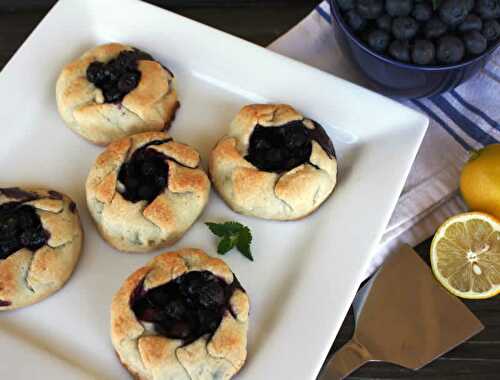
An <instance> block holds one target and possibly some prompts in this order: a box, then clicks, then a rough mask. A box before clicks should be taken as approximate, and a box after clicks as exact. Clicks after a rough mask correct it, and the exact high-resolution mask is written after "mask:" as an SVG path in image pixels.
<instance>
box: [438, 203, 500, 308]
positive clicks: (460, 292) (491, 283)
mask: <svg viewBox="0 0 500 380" xmlns="http://www.w3.org/2000/svg"><path fill="white" fill-rule="evenodd" d="M431 265H432V270H433V272H434V275H435V276H436V278H437V279H438V281H439V282H440V283H441V284H442V285H443V286H444V287H445V288H446V289H448V290H449V291H450V292H451V293H453V294H455V295H456V296H458V297H461V298H469V299H483V298H490V297H493V296H495V295H497V294H499V293H500V223H499V222H498V221H497V220H496V219H495V218H494V217H492V216H490V215H487V214H484V213H480V212H470V213H465V214H459V215H456V216H454V217H452V218H450V219H448V220H447V221H446V222H444V224H443V225H442V226H441V227H439V229H438V231H437V232H436V235H435V236H434V239H433V240H432V245H431Z"/></svg>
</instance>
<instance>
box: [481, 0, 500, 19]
mask: <svg viewBox="0 0 500 380" xmlns="http://www.w3.org/2000/svg"><path fill="white" fill-rule="evenodd" d="M475 11H476V12H477V13H478V14H479V16H480V17H481V18H482V19H484V20H492V19H495V18H500V0H476V7H475Z"/></svg>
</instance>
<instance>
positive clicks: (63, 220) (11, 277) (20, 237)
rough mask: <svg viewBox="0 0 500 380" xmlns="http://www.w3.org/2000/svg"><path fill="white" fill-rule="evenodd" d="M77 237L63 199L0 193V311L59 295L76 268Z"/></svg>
mask: <svg viewBox="0 0 500 380" xmlns="http://www.w3.org/2000/svg"><path fill="white" fill-rule="evenodd" d="M82 235H83V233H82V229H81V227H80V218H79V216H78V212H77V210H76V205H75V203H74V202H73V201H72V200H71V199H69V198H68V197H67V196H65V195H63V194H61V193H59V192H57V191H54V190H48V191H47V190H42V189H36V190H35V189H20V188H17V187H14V188H3V189H2V188H0V310H9V309H17V308H19V307H22V306H27V305H30V304H33V303H35V302H38V301H41V300H42V299H44V298H46V297H48V296H49V295H51V294H52V293H54V292H55V291H57V290H59V289H60V288H61V287H62V286H63V285H64V283H65V282H66V281H67V280H68V279H69V277H70V276H71V273H72V272H73V269H74V267H75V265H76V263H77V262H78V258H79V256H80V251H81V247H82Z"/></svg>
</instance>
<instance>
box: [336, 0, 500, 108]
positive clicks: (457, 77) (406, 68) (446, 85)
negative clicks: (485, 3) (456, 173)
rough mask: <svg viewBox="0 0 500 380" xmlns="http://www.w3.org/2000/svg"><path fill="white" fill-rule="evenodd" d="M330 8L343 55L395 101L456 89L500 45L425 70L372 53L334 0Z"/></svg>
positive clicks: (484, 62)
mask: <svg viewBox="0 0 500 380" xmlns="http://www.w3.org/2000/svg"><path fill="white" fill-rule="evenodd" d="M330 6H331V9H332V16H333V22H332V24H333V27H334V29H335V32H336V37H337V39H338V42H339V44H340V47H341V49H342V50H343V52H344V53H345V54H346V55H347V56H349V57H350V59H351V61H352V62H353V63H354V64H355V65H356V66H357V68H358V69H359V71H360V72H361V74H363V76H364V77H366V79H367V80H368V81H369V82H370V84H371V85H372V87H373V89H374V90H376V91H378V92H381V93H383V94H385V95H387V96H391V97H395V98H402V99H412V98H422V97H428V96H432V95H437V94H440V93H442V92H446V91H449V90H452V89H454V88H455V87H457V86H458V85H460V84H462V83H463V82H465V81H466V80H468V79H469V78H470V77H472V76H473V75H474V74H476V73H477V72H478V71H479V70H480V69H481V68H482V67H483V66H484V65H485V64H486V62H487V60H488V58H489V57H490V56H491V55H492V53H493V52H494V51H495V50H496V48H498V46H499V45H500V43H497V44H496V45H494V46H490V47H489V48H488V50H486V51H485V52H484V53H483V54H481V55H480V56H478V57H476V58H473V59H470V60H468V61H465V62H463V63H460V64H457V65H451V66H427V67H426V66H417V65H412V64H407V63H402V62H399V61H396V60H394V59H391V58H389V57H386V56H383V55H381V54H378V53H376V52H374V51H372V50H370V48H369V47H368V46H366V45H365V44H364V42H363V41H361V40H359V39H358V37H357V36H356V35H355V34H354V33H353V32H352V31H351V30H350V28H349V27H348V25H347V24H346V23H345V22H344V19H343V17H342V14H341V12H340V9H339V8H338V6H337V4H336V1H335V0H330Z"/></svg>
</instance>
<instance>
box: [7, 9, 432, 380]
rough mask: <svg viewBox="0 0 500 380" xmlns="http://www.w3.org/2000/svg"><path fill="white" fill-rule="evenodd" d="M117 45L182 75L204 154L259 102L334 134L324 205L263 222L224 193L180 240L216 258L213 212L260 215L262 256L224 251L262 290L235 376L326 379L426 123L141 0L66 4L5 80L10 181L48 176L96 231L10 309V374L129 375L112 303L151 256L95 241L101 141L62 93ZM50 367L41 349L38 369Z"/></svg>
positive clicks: (182, 124) (181, 116)
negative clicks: (71, 73) (40, 295)
mask: <svg viewBox="0 0 500 380" xmlns="http://www.w3.org/2000/svg"><path fill="white" fill-rule="evenodd" d="M109 41H119V42H124V43H128V44H131V45H134V46H137V47H139V48H141V49H143V50H145V51H147V52H149V53H151V54H152V55H153V56H155V57H156V58H157V59H159V60H160V61H161V62H164V63H165V64H166V65H167V66H168V67H170V68H171V69H172V71H173V72H174V73H175V74H176V77H177V80H178V90H179V97H180V100H181V104H182V105H181V108H180V110H179V113H178V114H177V118H176V120H175V122H174V124H173V127H172V129H171V130H170V132H171V134H172V135H173V136H174V137H175V138H176V139H178V140H180V141H184V142H186V143H189V144H191V145H193V146H194V147H196V148H198V149H199V151H200V152H201V154H202V157H203V158H204V160H205V162H206V158H207V155H208V152H209V150H210V148H211V147H212V146H213V145H214V144H215V142H216V141H217V140H218V139H219V138H220V137H221V136H222V135H223V134H224V133H225V131H226V128H227V126H228V123H229V122H230V120H231V119H232V117H233V116H234V115H235V114H236V112H237V111H238V110H239V109H240V107H242V106H243V105H245V104H247V103H252V102H283V103H289V104H291V105H293V106H295V107H296V108H297V109H298V110H299V111H301V112H302V113H303V114H305V115H307V116H308V117H311V118H313V119H315V120H317V121H318V122H320V123H321V124H322V125H323V126H324V127H325V128H326V130H327V131H328V133H329V134H330V136H331V137H332V139H333V141H334V144H335V147H336V149H337V154H338V157H339V162H340V177H339V184H338V187H337V189H336V190H335V192H334V194H333V196H332V197H331V198H330V199H329V200H328V201H327V202H326V203H325V204H324V205H323V206H322V207H321V208H320V209H319V211H318V212H316V213H314V214H313V215H312V216H310V217H308V218H306V219H304V220H302V221H298V222H288V223H283V222H282V223H279V222H269V221H261V220H258V219H254V218H247V217H243V216H240V215H237V214H235V213H233V212H232V211H231V210H230V209H229V208H228V207H226V206H225V205H224V204H223V202H222V201H221V200H220V199H219V198H218V197H217V195H215V193H212V195H211V198H210V202H209V204H208V207H207V209H206V211H205V212H204V214H203V215H202V217H201V218H200V221H199V222H198V223H197V224H196V225H195V226H194V227H193V228H192V229H191V230H190V231H189V232H188V233H187V234H186V236H185V237H184V238H183V239H182V240H181V241H180V242H179V243H178V244H177V246H176V247H182V246H195V247H200V248H203V249H205V250H207V251H208V252H211V253H212V254H213V253H214V251H215V243H216V242H215V240H214V238H213V236H212V235H211V234H210V233H209V231H208V229H207V228H206V227H205V226H204V224H203V223H202V222H204V221H211V220H238V221H240V222H242V223H244V224H246V225H248V226H249V227H250V228H251V229H252V231H253V234H254V244H253V251H254V256H255V262H253V263H251V262H249V261H248V260H246V259H245V258H243V257H242V256H241V255H240V254H238V253H236V252H232V253H230V254H228V255H227V256H225V257H224V259H225V260H226V261H227V262H228V263H229V264H230V266H231V267H232V268H233V270H234V272H235V273H236V274H237V275H238V277H239V279H240V281H241V283H242V284H243V285H244V286H245V288H246V289H247V291H248V293H249V295H250V298H251V325H250V332H249V344H248V348H249V353H248V361H247V364H246V366H245V367H244V369H243V370H242V371H241V373H240V374H239V375H238V379H241V380H244V379H246V380H248V379H252V380H268V379H287V380H295V379H296V380H305V379H314V378H315V376H316V375H317V373H318V371H319V369H320V367H321V364H322V361H323V360H324V358H325V356H326V354H327V353H328V350H329V348H330V345H331V343H332V341H333V339H334V337H335V335H336V333H337V331H338V329H339V327H340V325H341V323H342V320H343V318H344V316H345V314H346V312H347V310H348V308H349V305H350V303H351V301H352V299H353V297H354V295H355V292H356V290H357V288H358V286H359V284H360V282H361V280H362V276H363V274H364V272H365V270H366V267H367V265H368V263H369V260H370V257H371V255H372V253H373V251H374V249H375V248H376V246H377V243H378V241H379V239H380V237H381V234H382V232H383V230H384V228H385V226H386V224H387V222H388V220H389V217H390V215H391V212H392V210H393V208H394V206H395V203H396V200H397V198H398V195H399V194H400V192H401V189H402V186H403V183H404V181H405V178H406V176H407V174H408V171H409V169H410V166H411V164H412V162H413V159H414V157H415V154H416V152H417V149H418V147H419V145H420V142H421V140H422V137H423V135H424V132H425V129H426V126H427V120H426V119H425V118H424V117H423V116H421V115H420V114H417V113H415V112H413V111H411V110H409V109H407V108H405V107H402V106H401V105H399V104H397V103H395V102H393V101H391V100H388V99H386V98H383V97H381V96H378V95H376V94H374V93H372V92H369V91H367V90H364V89H362V88H360V87H357V86H355V85H352V84H350V83H348V82H345V81H343V80H341V79H338V78H336V77H334V76H331V75H329V74H326V73H324V72H321V71H319V70H316V69H313V68H311V67H308V66H305V65H303V64H301V63H298V62H295V61H293V60H290V59H288V58H285V57H282V56H280V55H277V54H275V53H272V52H270V51H268V50H266V49H263V48H261V47H258V46H255V45H253V44H250V43H248V42H245V41H242V40H240V39H238V38H235V37H232V36H229V35H227V34H224V33H222V32H219V31H216V30H214V29H211V28H209V27H207V26H204V25H201V24H198V23H196V22H193V21H190V20H188V19H185V18H183V17H180V16H178V15H175V14H173V13H170V12H167V11H163V10H161V9H158V8H156V7H153V6H150V5H147V4H145V3H141V2H138V1H135V0H119V1H118V0H115V1H113V0H86V1H81V0H64V1H60V2H59V3H58V4H57V5H56V6H55V7H54V8H53V9H52V11H51V12H50V14H49V15H48V16H47V17H46V18H45V19H44V20H43V21H42V22H41V24H40V25H39V26H38V27H37V29H36V30H35V32H34V33H33V34H32V35H31V36H30V37H29V39H28V40H27V41H26V43H25V44H24V45H23V46H22V47H21V49H20V50H19V51H18V52H17V54H16V55H15V57H14V58H13V59H12V60H11V61H10V63H9V64H8V65H7V66H6V67H5V69H4V70H3V71H2V73H1V75H0V104H1V105H2V106H1V107H0V120H1V123H2V133H1V137H0V166H1V168H2V171H1V174H0V176H1V177H0V181H1V185H3V186H14V185H45V186H48V187H50V188H54V189H59V190H61V191H63V192H66V193H68V194H70V195H71V196H72V197H73V198H74V199H75V200H76V202H77V204H78V206H79V210H80V212H81V215H82V221H83V226H84V229H85V232H86V238H85V246H84V252H83V254H82V258H81V261H80V263H79V265H78V267H77V269H76V271H75V273H74V275H73V277H72V278H71V280H70V281H69V282H68V284H67V285H66V286H65V287H64V288H63V289H62V290H61V291H59V292H58V293H57V294H55V295H53V296H52V297H50V298H48V299H47V300H46V301H43V302H41V303H39V304H37V305H34V306H31V307H28V308H25V309H21V310H18V311H14V312H2V315H1V319H0V332H3V333H4V334H8V335H9V336H13V337H14V338H15V339H8V340H6V339H3V340H1V341H0V352H1V357H2V360H1V363H0V377H1V378H6V377H7V375H8V377H9V378H25V377H24V375H22V376H21V375H20V374H21V373H23V374H25V373H27V372H26V371H28V372H30V371H31V372H32V373H33V374H34V376H33V378H46V376H49V373H50V374H51V375H50V377H51V378H52V379H72V378H79V377H78V376H82V373H88V374H89V375H90V376H93V377H96V378H99V379H110V380H111V379H123V378H125V377H126V375H125V371H124V370H123V369H122V367H121V365H120V364H119V362H118V360H117V359H116V357H115V354H114V352H113V349H112V346H111V343H110V339H109V305H110V301H111V297H112V295H113V294H114V293H115V291H116V290H117V289H118V288H119V287H120V285H121V283H122V281H123V280H124V279H125V278H126V276H128V275H129V274H130V273H131V272H132V271H134V270H135V269H136V268H138V267H139V266H142V265H143V264H144V263H146V262H147V261H148V260H150V259H151V257H153V256H154V254H135V255H133V254H123V253H119V252H117V251H115V250H113V249H112V248H110V247H109V246H108V245H107V244H105V243H104V241H103V240H102V239H101V238H100V237H99V236H98V234H97V232H96V230H95V228H94V226H93V225H92V223H91V221H90V218H89V215H88V213H87V211H86V207H85V202H84V199H85V198H84V183H85V179H86V176H87V173H88V171H89V168H90V166H91V165H92V163H93V161H94V159H95V157H96V156H97V155H98V154H99V152H101V151H102V148H99V147H97V146H93V145H91V144H89V143H87V142H85V141H84V140H82V139H81V138H79V137H78V136H77V135H75V134H73V133H72V132H71V131H70V130H69V129H68V128H66V127H65V126H64V124H63V122H62V121H61V119H60V118H59V116H58V113H57V110H56V104H55V95H54V87H55V81H56V78H57V76H58V74H59V71H60V70H61V68H62V67H63V65H64V64H65V63H67V62H69V61H70V60H72V59H73V58H75V57H77V56H79V55H80V54H82V53H83V52H84V51H85V50H86V49H88V48H90V47H92V46H94V45H96V44H100V43H104V42H109ZM174 248H175V247H174ZM157 253H158V252H157ZM0 275H1V274H0ZM7 342H8V343H7ZM15 342H17V343H15ZM30 347H33V349H34V350H35V351H36V352H39V350H40V349H41V350H45V351H48V352H50V353H51V354H52V355H53V357H54V360H53V363H54V368H56V366H57V364H56V363H59V364H61V363H67V364H71V365H73V366H75V368H79V370H80V371H82V372H79V370H75V371H76V372H74V373H72V374H69V372H68V371H70V372H71V370H70V369H69V368H71V366H68V365H61V366H60V367H61V372H58V371H56V370H55V369H54V368H51V369H50V370H49V368H47V366H41V367H37V368H35V367H31V365H30V363H35V362H32V361H31V360H28V361H27V360H26V357H27V356H28V357H29V355H31V354H32V355H35V356H36V352H33V353H29V351H30ZM56 358H57V359H56ZM47 360H48V361H47ZM47 362H51V360H50V359H47V357H46V354H44V356H43V357H42V358H39V361H38V362H37V363H47ZM16 368H18V369H16ZM58 368H59V367H58ZM16 371H18V372H16ZM22 371H24V372H22ZM56 372H57V373H61V374H60V375H54V373H56ZM16 373H17V374H18V376H19V377H16ZM77 373H79V374H80V375H77Z"/></svg>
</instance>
